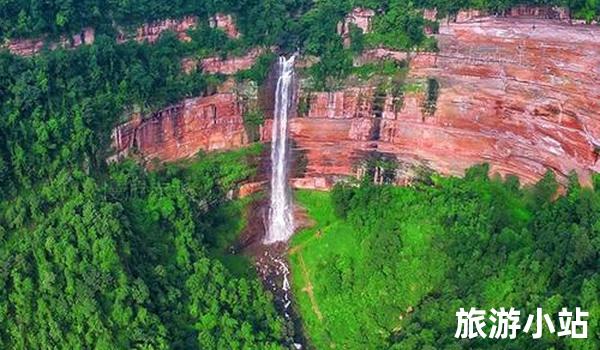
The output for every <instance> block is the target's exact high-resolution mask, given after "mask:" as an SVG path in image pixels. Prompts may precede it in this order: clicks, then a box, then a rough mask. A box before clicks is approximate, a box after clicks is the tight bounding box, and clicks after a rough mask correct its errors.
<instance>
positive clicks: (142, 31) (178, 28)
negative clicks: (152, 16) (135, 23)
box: [117, 16, 198, 43]
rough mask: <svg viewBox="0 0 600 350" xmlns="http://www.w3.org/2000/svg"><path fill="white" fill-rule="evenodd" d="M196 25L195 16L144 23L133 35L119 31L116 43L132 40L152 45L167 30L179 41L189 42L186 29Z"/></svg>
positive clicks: (196, 19)
mask: <svg viewBox="0 0 600 350" xmlns="http://www.w3.org/2000/svg"><path fill="white" fill-rule="evenodd" d="M197 24H198V18H197V17H196V16H187V17H183V18H180V19H165V20H162V21H155V22H152V23H146V24H144V25H142V26H141V27H138V28H137V30H136V31H135V34H134V35H132V34H129V33H126V32H125V31H123V30H119V34H118V36H117V42H118V43H123V42H125V41H128V40H132V39H133V40H135V41H137V42H140V43H141V42H144V41H147V42H149V43H154V42H156V40H158V38H159V37H160V35H161V34H162V33H163V32H165V31H167V30H172V31H174V32H175V33H176V34H177V37H178V38H179V40H182V41H189V40H191V38H190V36H189V35H188V33H187V31H188V29H192V28H194V27H195V26H196V25H197Z"/></svg>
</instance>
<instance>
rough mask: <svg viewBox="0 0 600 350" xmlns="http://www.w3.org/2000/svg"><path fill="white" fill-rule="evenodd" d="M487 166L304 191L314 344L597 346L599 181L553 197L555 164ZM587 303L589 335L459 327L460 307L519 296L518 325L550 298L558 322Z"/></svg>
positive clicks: (299, 259)
mask: <svg viewBox="0 0 600 350" xmlns="http://www.w3.org/2000/svg"><path fill="white" fill-rule="evenodd" d="M487 173H488V171H487V166H485V165H483V166H477V167H473V168H471V169H470V170H469V171H468V172H467V174H466V176H465V177H464V178H455V177H441V176H437V175H435V174H433V175H430V176H427V177H423V178H422V179H421V181H420V182H419V183H417V184H415V185H414V186H412V187H394V186H390V185H382V186H376V185H373V184H372V181H369V179H368V178H366V179H365V180H364V181H363V182H362V183H360V184H358V185H357V184H346V185H344V184H339V185H337V186H336V187H335V188H334V190H333V191H332V192H331V193H323V192H310V191H300V192H298V193H297V194H296V199H297V200H298V201H299V203H301V204H302V205H303V206H304V207H305V208H306V209H307V211H308V214H309V216H310V217H311V218H312V219H313V220H314V221H315V226H314V227H311V228H310V229H305V230H304V231H302V232H300V233H298V234H296V236H294V237H293V238H292V243H291V246H292V248H291V253H290V262H291V268H292V271H296V272H295V273H294V276H293V277H294V278H293V288H294V295H296V298H297V301H298V307H299V310H300V314H301V315H302V316H303V322H304V324H305V326H306V329H307V331H308V334H310V336H311V340H312V341H313V342H314V346H315V347H316V348H317V349H329V348H334V347H335V348H341V349H402V350H405V349H589V350H591V349H598V348H599V347H600V343H599V339H600V329H599V328H598V327H599V326H600V324H599V322H600V265H599V262H600V211H599V208H600V191H598V187H597V186H595V188H594V189H589V188H581V187H580V186H579V185H578V183H577V180H576V178H575V177H573V178H572V181H571V184H570V185H569V187H568V190H567V193H565V194H564V195H562V196H560V197H558V198H556V195H557V189H558V184H557V183H556V180H555V178H554V175H552V173H548V174H547V175H546V176H545V177H544V178H543V179H542V180H540V182H538V183H537V184H536V185H535V186H533V187H528V188H520V187H519V181H518V180H517V179H516V178H514V177H509V178H508V179H506V180H502V179H499V178H489V177H488V174H487ZM596 184H597V185H600V183H598V182H597V183H596ZM307 285H311V286H312V291H311V293H312V294H313V295H312V297H311V296H310V295H309V293H307V292H306V290H307V288H306V286H307ZM578 306H579V307H582V308H583V309H585V310H589V314H590V316H589V318H588V319H587V321H588V339H571V338H564V337H563V338H560V337H557V335H556V334H550V333H549V332H548V330H547V329H546V330H545V332H544V334H543V337H542V338H541V339H533V338H532V336H531V332H530V333H529V334H527V333H517V334H518V336H517V338H516V339H491V340H490V339H482V338H475V339H472V340H469V339H456V338H454V334H455V331H456V328H457V319H456V316H455V313H456V311H458V310H459V308H461V307H463V308H465V309H467V310H468V309H469V308H471V307H476V308H478V309H483V310H488V311H489V310H491V309H492V308H496V309H497V308H499V307H506V308H510V307H514V308H516V309H518V310H520V311H521V325H524V324H525V321H526V315H528V314H535V312H536V308H537V307H541V308H542V309H543V310H544V313H548V314H550V315H553V319H554V323H555V325H556V327H557V328H558V324H559V323H558V318H557V316H556V315H557V313H558V312H559V311H560V309H561V308H563V307H567V308H569V309H571V310H574V309H575V307H578ZM487 330H488V332H489V328H488V329H487Z"/></svg>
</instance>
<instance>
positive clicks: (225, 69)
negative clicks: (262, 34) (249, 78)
mask: <svg viewBox="0 0 600 350" xmlns="http://www.w3.org/2000/svg"><path fill="white" fill-rule="evenodd" d="M264 52H266V50H265V49H264V48H254V49H251V50H249V51H248V52H246V53H245V54H244V55H242V56H231V57H219V56H214V57H207V58H202V59H196V58H193V57H187V58H184V59H183V60H182V62H181V68H182V69H183V71H184V72H186V73H191V72H193V71H195V70H197V69H202V70H203V71H204V72H206V73H211V74H216V73H219V74H225V75H230V74H234V73H237V72H239V71H242V70H245V69H249V68H251V67H252V66H253V65H254V63H256V60H257V59H258V57H259V56H260V55H261V54H263V53H264Z"/></svg>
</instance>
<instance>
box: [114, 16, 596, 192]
mask: <svg viewBox="0 0 600 350" xmlns="http://www.w3.org/2000/svg"><path fill="white" fill-rule="evenodd" d="M436 36H437V39H438V42H439V48H440V51H439V52H438V53H419V54H415V53H411V54H410V55H406V58H407V59H408V60H409V61H410V67H411V69H410V73H409V76H408V78H407V79H409V80H410V81H413V82H414V81H416V82H421V83H423V82H426V81H428V80H430V79H433V80H435V81H436V82H437V83H438V84H439V96H438V98H437V102H436V105H435V108H434V110H433V112H431V113H430V112H425V109H424V101H425V100H426V98H427V96H426V95H427V92H426V91H425V90H423V89H416V90H414V91H413V90H411V91H406V92H405V93H404V94H403V95H402V96H401V98H399V97H398V96H392V95H391V94H389V93H388V94H384V95H381V93H380V92H377V91H376V90H377V89H376V87H375V86H368V85H367V86H354V87H347V88H346V89H343V90H342V91H337V92H332V93H327V92H311V93H308V92H307V91H301V92H300V100H303V101H304V103H305V105H304V107H303V108H304V110H303V111H302V113H300V114H299V115H298V116H296V117H295V118H293V119H292V121H291V126H290V130H291V133H292V140H293V142H294V148H295V149H294V153H295V154H296V155H298V157H301V158H302V159H303V162H305V168H304V169H303V173H302V174H300V177H298V178H295V179H294V180H293V184H294V185H295V186H297V187H309V188H328V187H330V186H331V185H332V183H333V182H334V181H335V180H336V179H337V178H340V177H343V176H357V175H359V176H360V174H361V173H362V172H364V167H363V165H364V160H365V159H367V158H369V157H372V156H383V157H385V158H387V159H394V160H396V161H397V162H399V164H400V169H398V171H397V174H396V181H397V182H398V183H406V181H408V180H409V179H410V177H411V176H412V175H414V174H413V173H412V170H411V169H414V167H423V166H424V167H427V168H431V169H433V170H436V171H439V172H441V173H444V174H456V175H460V174H462V173H463V172H464V170H465V169H466V168H468V167H470V166H472V165H474V164H477V163H482V162H488V163H489V164H490V165H491V171H492V172H493V173H499V174H502V175H506V174H515V175H518V176H519V177H520V178H521V180H522V181H523V182H525V183H531V182H533V181H536V180H537V179H539V178H540V177H541V176H542V175H543V174H544V172H545V171H546V169H552V170H553V171H555V172H556V173H557V174H558V175H559V178H560V179H563V180H564V179H565V177H566V176H567V175H568V174H569V172H570V171H575V172H577V173H578V175H579V176H580V178H581V180H582V181H583V182H584V183H585V184H589V182H590V174H591V172H595V171H600V166H599V165H598V162H597V160H598V155H597V153H598V149H599V147H600V120H599V117H600V115H599V110H600V109H599V105H598V104H599V102H598V101H599V98H600V81H599V79H600V28H598V27H596V26H589V25H570V24H568V23H565V22H564V21H562V20H560V19H559V20H549V19H539V18H532V16H521V15H519V16H518V17H516V18H511V17H485V16H476V17H474V18H472V19H470V20H469V19H465V20H464V21H458V22H452V21H446V22H443V23H442V24H441V25H440V29H439V34H437V35H436ZM372 54H373V55H374V56H379V54H381V52H379V53H377V52H375V53H372ZM389 54H390V53H389V52H384V56H386V55H389ZM400 56H402V57H404V56H403V55H400ZM400 56H398V57H400ZM402 57H400V59H401V58H402ZM201 101H202V102H201ZM211 101H212V102H211ZM235 101H238V99H237V98H236V96H235V93H233V94H229V95H222V96H221V95H220V96H218V97H217V96H215V97H205V98H200V99H199V100H197V101H196V102H195V103H186V104H185V105H186V106H189V107H186V108H187V109H185V108H184V110H187V112H178V113H175V114H174V115H176V116H177V117H172V116H165V117H160V116H156V117H153V118H150V119H148V120H146V121H144V122H142V123H141V124H139V125H137V126H136V127H135V128H134V129H135V130H136V132H135V135H136V136H135V137H133V140H137V141H128V140H131V139H132V138H131V137H130V138H127V136H125V137H124V136H122V135H127V131H126V129H127V128H126V127H124V128H122V129H121V131H120V132H121V134H119V136H118V137H117V138H118V139H121V140H122V141H119V142H118V143H117V146H119V145H125V144H129V145H130V146H129V147H132V145H135V147H137V148H138V149H139V150H140V151H141V152H142V154H143V155H144V157H146V158H150V157H154V156H156V157H158V158H159V159H162V160H173V159H177V158H178V157H185V156H189V155H191V154H193V153H195V152H196V151H198V150H199V149H205V150H210V149H222V148H231V147H236V146H239V145H242V144H244V143H245V142H247V141H246V139H244V136H243V121H242V117H241V115H242V114H241V111H240V107H239V106H237V105H236V102H235ZM210 105H214V106H215V107H208V106H210ZM207 108H208V109H207ZM211 108H212V109H211ZM182 116H183V117H182ZM269 131H270V123H269V122H268V121H267V123H266V125H265V126H264V127H263V128H262V140H263V141H264V142H268V141H269ZM213 135H217V136H213ZM128 142H129V143H128ZM117 150H121V149H120V148H119V147H117ZM296 175H298V174H296Z"/></svg>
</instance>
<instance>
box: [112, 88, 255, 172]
mask: <svg viewBox="0 0 600 350" xmlns="http://www.w3.org/2000/svg"><path fill="white" fill-rule="evenodd" d="M242 114H243V105H242V104H241V103H240V102H239V100H238V96H237V94H235V93H233V92H228V93H217V94H215V95H212V96H206V97H196V98H190V99H186V100H184V101H183V102H181V103H178V104H175V105H172V106H170V107H168V108H165V109H163V110H160V111H159V112H156V113H154V114H152V115H150V116H148V117H147V118H144V119H142V118H140V117H139V116H138V117H134V118H133V119H132V120H130V121H129V122H127V123H125V124H122V125H119V126H118V127H116V128H115V129H114V130H113V148H114V150H115V151H116V156H115V157H114V158H116V159H118V158H120V157H122V156H125V155H127V154H128V153H129V152H130V151H132V150H136V152H138V153H139V154H140V155H141V156H142V157H143V158H144V159H146V160H150V159H153V158H158V159H159V160H162V161H172V160H177V159H181V158H187V157H190V156H193V155H195V154H196V153H197V152H198V151H200V150H204V151H213V150H225V149H232V148H237V147H241V146H243V145H245V144H247V143H248V138H247V136H246V131H245V129H244V122H243V117H242ZM114 158H113V159H114Z"/></svg>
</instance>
